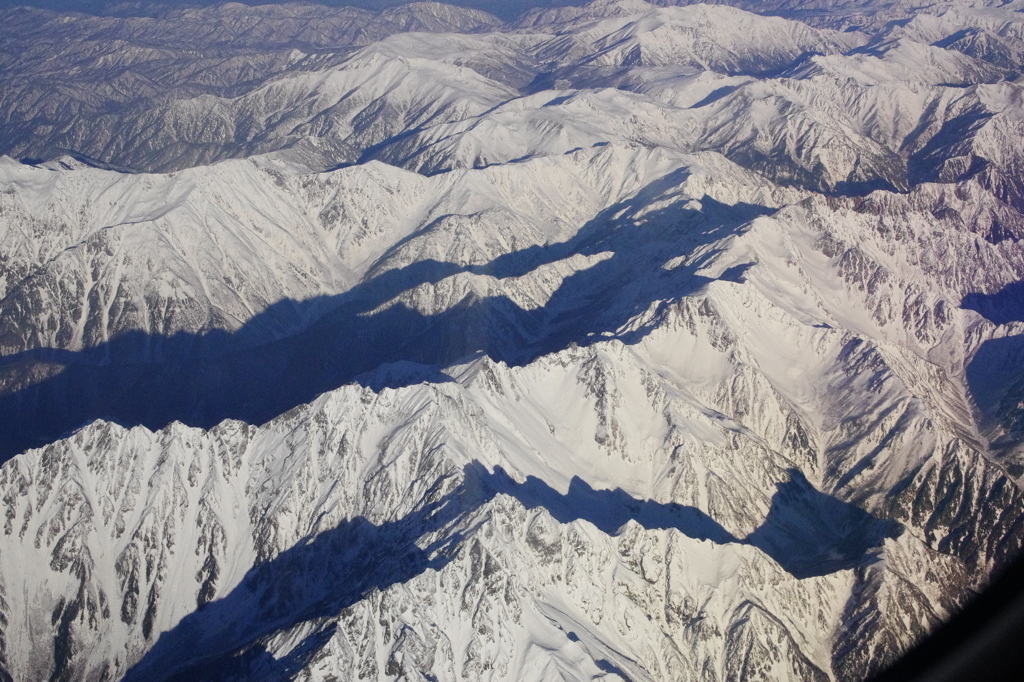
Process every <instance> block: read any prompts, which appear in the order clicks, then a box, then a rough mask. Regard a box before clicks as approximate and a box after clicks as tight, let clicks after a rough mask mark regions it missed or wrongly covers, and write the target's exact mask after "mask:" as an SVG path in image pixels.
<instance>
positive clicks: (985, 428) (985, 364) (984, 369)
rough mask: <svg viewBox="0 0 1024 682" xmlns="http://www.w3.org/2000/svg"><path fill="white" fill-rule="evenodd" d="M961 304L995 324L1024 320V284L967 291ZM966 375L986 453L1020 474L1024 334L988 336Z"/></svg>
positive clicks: (1022, 466) (1022, 470)
mask: <svg viewBox="0 0 1024 682" xmlns="http://www.w3.org/2000/svg"><path fill="white" fill-rule="evenodd" d="M961 307H962V308H964V309H966V310H973V311H975V312H977V313H978V314H980V315H981V316H982V317H984V318H985V319H987V320H989V321H990V322H992V323H993V324H997V325H1002V324H1007V323H1010V322H1024V282H1012V283H1010V284H1008V285H1006V286H1005V287H1003V288H1002V289H1001V290H1000V291H997V292H996V293H994V294H981V293H973V294H968V295H967V296H964V299H963V301H962V302H961ZM964 373H965V376H966V378H967V386H968V388H969V390H970V393H971V397H972V398H973V399H974V406H975V408H976V410H977V413H976V417H977V420H978V425H979V426H980V427H981V431H982V434H983V435H984V436H985V437H986V438H988V439H989V450H990V452H991V453H992V454H993V455H994V456H995V457H997V458H999V459H1000V460H1001V463H1002V465H1003V466H1004V467H1005V468H1006V469H1007V471H1008V472H1009V473H1010V475H1011V476H1013V477H1018V476H1022V475H1024V462H1022V460H1021V458H1020V457H1019V456H1016V455H1014V453H1015V452H1016V451H1017V450H1018V449H1019V445H1020V443H1021V440H1022V438H1024V410H1021V408H1020V406H1021V404H1024V335H1020V334H1017V335H1014V336H1003V337H998V338H994V339H988V340H987V341H985V342H984V343H982V344H981V345H980V346H979V347H978V349H977V350H976V351H975V352H974V356H973V357H972V358H971V360H970V362H969V363H968V364H967V367H966V370H965V372H964ZM1004 455H1011V456H1008V457H1005V458H1004Z"/></svg>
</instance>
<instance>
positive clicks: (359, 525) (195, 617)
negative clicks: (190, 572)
mask: <svg viewBox="0 0 1024 682" xmlns="http://www.w3.org/2000/svg"><path fill="white" fill-rule="evenodd" d="M439 483H440V482H439ZM464 495H465V490H464V489H463V488H461V487H460V488H457V489H456V490H455V491H453V492H451V493H449V494H447V495H444V496H441V497H440V498H439V499H438V500H437V501H436V502H433V503H428V504H425V505H423V506H422V507H421V508H420V509H419V510H418V511H415V512H413V513H411V514H409V515H407V516H405V517H403V518H401V519H399V520H397V521H391V522H386V523H383V524H381V525H379V526H378V525H374V524H373V523H370V522H369V521H367V520H366V519H364V518H361V517H360V518H355V519H352V520H350V521H345V522H343V523H341V524H340V525H338V526H337V527H335V528H332V529H330V530H327V531H325V532H323V533H320V534H319V535H317V536H316V537H313V538H308V539H306V540H303V541H301V542H299V543H298V544H296V545H295V546H294V547H291V548H290V549H287V550H285V551H284V552H281V553H280V554H278V555H277V556H275V557H273V558H272V559H269V560H267V561H265V562H263V563H260V564H257V565H256V566H254V567H253V568H252V569H251V570H250V571H249V572H248V573H247V574H246V576H245V577H244V578H243V579H242V582H241V583H240V584H239V585H238V586H237V587H236V588H235V589H234V590H232V591H231V592H230V593H229V594H228V595H227V596H225V597H224V598H222V599H218V600H215V601H212V602H209V603H207V604H204V605H203V606H201V607H200V608H199V609H198V610H197V611H195V612H193V613H192V614H190V615H188V616H186V617H185V618H183V619H182V620H181V621H180V622H179V623H178V625H176V626H175V627H174V628H173V629H172V630H170V631H167V632H164V633H163V634H161V635H160V637H159V639H158V640H157V642H156V644H155V645H154V646H153V648H152V649H150V650H149V652H147V654H146V655H145V657H143V659H142V660H141V661H139V663H137V664H136V665H135V666H134V667H133V668H132V669H131V670H129V672H128V674H127V675H125V677H124V680H125V682H133V681H135V682H143V681H145V682H151V681H153V680H175V681H177V682H198V681H199V680H209V681H211V682H212V681H214V680H217V681H221V680H232V679H237V680H287V679H292V677H293V676H294V675H295V674H296V673H298V672H299V671H300V670H302V669H303V668H304V667H305V666H306V665H308V664H309V662H310V661H311V660H312V658H313V657H314V656H315V655H316V654H317V653H318V652H319V651H320V650H321V649H322V648H323V647H324V646H326V644H327V642H328V641H330V639H331V637H332V636H333V634H334V630H335V628H336V627H337V625H336V623H335V622H334V621H333V620H332V619H334V618H337V616H338V615H339V613H340V612H341V611H342V610H343V609H345V608H347V607H349V606H352V605H353V604H355V603H357V602H359V601H361V600H362V599H364V598H365V597H366V596H367V595H368V594H369V593H370V592H372V591H373V590H385V589H387V588H388V587H390V586H391V585H395V584H398V583H404V582H407V581H409V580H411V579H412V578H414V577H416V576H417V575H420V574H421V573H423V572H424V571H427V570H438V569H440V568H442V567H443V566H445V565H446V564H447V563H448V562H450V561H451V560H452V558H453V557H454V556H455V553H456V552H457V550H458V546H459V542H460V541H461V537H460V536H459V535H458V534H457V533H448V534H446V533H444V532H442V531H444V529H445V527H446V526H448V525H450V524H451V523H452V522H453V521H455V520H457V519H458V518H459V517H460V516H461V515H462V514H464V513H466V512H467V511H470V510H471V509H473V508H475V506H478V505H479V502H480V501H479V500H477V501H476V502H475V503H472V502H471V503H470V504H469V507H468V508H467V506H466V503H465V502H464V500H463V499H461V498H462V497H463V496H464ZM430 533H439V536H440V539H438V540H436V541H435V542H433V543H431V544H429V545H427V546H426V547H424V548H422V549H421V548H420V547H419V546H418V545H417V544H416V540H417V539H419V538H421V537H423V536H425V535H427V534H430ZM302 624H307V625H308V626H309V627H310V634H308V635H307V636H306V638H305V639H304V640H303V641H302V642H301V643H300V644H299V645H298V646H296V647H295V648H294V649H292V651H291V652H289V653H288V654H287V655H286V656H283V657H282V658H280V659H275V658H274V657H273V656H272V655H270V654H269V653H268V652H267V650H266V643H267V640H268V638H270V637H272V636H273V635H275V634H277V633H280V632H286V631H288V630H291V629H292V628H294V627H296V626H299V625H302Z"/></svg>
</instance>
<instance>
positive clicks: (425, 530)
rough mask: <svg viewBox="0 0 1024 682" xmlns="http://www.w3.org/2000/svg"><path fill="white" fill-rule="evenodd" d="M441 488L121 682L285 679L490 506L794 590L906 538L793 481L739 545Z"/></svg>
mask: <svg viewBox="0 0 1024 682" xmlns="http://www.w3.org/2000/svg"><path fill="white" fill-rule="evenodd" d="M443 484H444V479H440V480H438V481H437V482H435V484H434V486H433V488H432V489H431V491H430V492H428V493H427V494H426V495H425V496H424V498H423V499H422V500H421V501H420V504H419V507H418V509H417V510H416V511H413V512H411V513H409V514H408V515H406V516H404V517H402V518H400V519H398V520H396V521H390V522H386V523H382V524H380V525H375V524H373V523H370V522H369V521H367V520H365V519H362V518H356V519H353V520H350V521H345V522H343V523H341V524H339V525H338V526H337V527H335V528H333V529H330V530H326V531H324V532H321V533H320V534H318V535H316V536H315V537H310V538H307V539H305V540H303V541H301V542H299V543H298V544H297V545H295V546H294V547H292V548H290V549H288V550H286V551H284V552H281V553H280V554H278V555H277V556H274V557H271V558H268V559H267V560H265V561H263V562H262V563H259V564H257V565H256V566H255V567H254V568H252V569H251V570H250V571H249V572H248V574H247V575H246V576H245V577H244V578H243V580H242V581H241V583H240V584H239V585H238V586H237V587H235V588H234V589H233V590H232V591H231V592H230V593H229V594H227V595H226V596H225V597H223V598H221V599H218V600H214V601H210V602H208V603H204V604H201V605H200V606H199V608H198V609H197V610H196V611H195V612H193V613H192V614H190V615H188V616H186V617H185V618H184V619H182V620H181V621H180V622H179V623H178V625H177V626H175V627H174V628H173V629H172V630H170V631H168V632H164V633H162V634H161V635H160V636H159V638H158V639H157V642H156V644H155V645H154V646H153V647H152V649H150V651H149V652H148V653H147V654H146V655H145V657H144V658H143V659H142V660H141V661H140V662H139V663H138V664H136V665H135V667H133V668H132V669H131V670H130V671H129V673H128V674H127V675H126V676H125V678H124V679H125V680H126V682H134V681H141V680H146V681H147V682H157V681H162V680H176V681H185V680H189V681H194V682H199V681H210V682H212V681H214V680H217V681H219V682H223V681H227V680H252V679H260V680H284V679H291V678H292V677H293V676H294V675H295V674H296V673H298V672H299V671H300V670H302V669H303V668H304V667H305V666H306V665H308V664H309V663H310V661H312V659H313V657H314V656H316V654H317V653H318V652H319V651H320V650H321V649H322V648H323V647H324V646H326V644H327V643H328V642H329V641H330V639H331V637H333V635H334V633H335V629H336V627H337V619H338V616H339V615H340V613H341V611H342V610H344V609H345V608H347V607H349V606H352V605H354V604H356V603H357V602H359V601H361V600H362V599H364V598H365V597H366V596H367V595H368V594H369V593H370V592H371V591H373V590H375V589H377V590H386V589H387V588H388V587H390V586H392V585H396V584H401V583H404V582H407V581H409V580H411V579H412V578H414V577H416V576H418V575H420V574H422V573H423V572H425V571H428V570H440V569H442V568H443V567H444V566H446V565H447V564H448V563H449V562H451V561H452V560H453V559H454V558H455V556H456V555H457V554H458V552H459V551H460V548H461V546H462V544H463V542H464V538H463V536H462V535H460V533H459V532H458V530H457V529H458V528H460V527H463V526H465V525H472V521H473V519H471V518H469V515H470V514H472V513H473V512H475V511H477V510H478V509H480V507H481V506H482V505H484V504H486V503H487V502H488V501H490V500H491V499H493V498H494V497H495V496H497V495H507V496H509V497H511V498H514V499H516V500H518V501H519V502H520V503H521V504H522V505H523V506H524V507H526V508H527V509H538V508H543V509H546V510H547V511H548V512H549V513H550V514H551V516H552V517H553V518H554V519H555V520H557V521H558V522H560V523H570V522H573V521H580V520H582V521H587V522H589V523H591V524H593V525H594V526H595V527H596V528H597V529H599V530H600V531H602V532H604V533H606V534H609V535H614V534H617V533H618V532H619V531H620V530H621V528H622V527H623V526H624V525H625V524H626V523H627V522H629V521H635V522H636V523H638V524H639V525H641V526H642V527H644V528H647V529H674V530H676V531H678V532H680V533H682V534H683V535H685V536H687V537H690V538H694V539H697V540H710V541H712V542H715V543H719V544H725V543H741V544H746V545H753V546H755V547H758V548H759V549H761V550H762V551H764V552H765V553H766V554H768V555H769V556H770V557H772V558H773V559H774V560H775V561H776V562H778V564H779V565H780V566H781V567H782V568H783V569H784V570H786V571H788V572H789V573H790V574H792V575H793V576H794V577H796V578H807V577H811V576H819V575H825V574H828V573H832V572H835V571H840V570H845V569H851V568H856V567H859V566H864V565H867V564H870V563H872V562H874V561H877V560H878V551H879V549H880V547H881V545H882V543H883V542H884V540H885V538H887V537H896V536H898V535H899V533H900V532H901V530H902V528H901V526H900V525H899V524H897V523H895V522H891V521H885V520H881V519H878V518H876V517H874V516H872V515H871V514H868V513H867V512H865V511H863V510H861V509H859V508H857V507H856V506H855V505H852V504H849V503H846V502H843V501H840V500H838V499H836V498H834V497H831V496H829V495H826V494H824V493H822V492H820V491H818V490H816V489H815V488H814V487H813V486H812V485H811V484H810V483H809V482H808V481H807V479H806V478H805V477H804V476H803V474H801V473H800V472H799V471H797V470H795V469H792V470H790V471H789V480H787V481H785V482H782V483H779V484H778V487H777V490H776V492H775V494H774V496H773V498H772V504H771V509H770V511H769V513H768V515H767V517H766V518H765V520H764V523H763V524H762V525H761V526H760V527H759V528H758V529H757V530H755V531H754V532H753V533H751V534H750V535H749V536H747V537H746V538H744V539H739V538H737V537H735V536H734V535H733V534H732V533H730V532H729V531H727V530H726V529H725V528H723V527H722V526H721V524H719V523H718V522H716V521H715V520H714V519H712V518H711V517H710V516H708V514H706V513H704V512H703V511H701V510H699V509H696V508H694V507H688V506H685V505H680V504H675V503H668V504H662V503H659V502H654V501H652V500H640V499H637V498H634V497H632V496H631V495H629V494H628V493H626V492H624V491H623V490H621V489H616V490H596V489H594V488H592V487H591V486H589V485H588V484H587V483H585V482H584V481H582V480H581V479H579V478H574V479H573V480H572V481H571V482H570V484H569V488H568V490H567V492H566V493H564V494H563V493H560V492H558V491H557V490H555V489H554V488H552V487H551V486H549V485H548V484H546V483H545V482H544V481H542V480H540V479H538V478H535V477H527V478H526V479H525V481H523V482H522V483H519V482H517V481H516V480H514V479H513V478H512V477H511V476H509V475H508V474H507V473H506V472H505V471H504V470H503V469H501V468H500V467H498V468H495V469H494V470H493V471H489V470H488V469H487V468H486V467H484V466H483V465H482V464H480V463H479V462H472V463H470V464H468V465H467V466H466V467H465V468H464V470H463V477H462V482H461V483H460V484H459V485H458V486H456V487H455V488H454V489H453V490H451V491H450V492H448V493H446V494H442V493H441V491H442V490H443ZM466 522H469V523H468V524H467V523H466ZM211 594H212V592H211ZM200 599H202V597H201V598H200ZM302 625H304V626H305V628H306V630H305V631H306V632H308V634H307V635H306V636H305V638H304V639H303V640H302V641H301V642H300V643H299V644H298V645H297V646H295V647H294V648H292V649H291V650H290V651H289V653H287V654H286V655H284V656H282V657H281V658H279V659H278V658H275V657H274V656H273V655H272V654H270V653H269V652H268V651H267V648H266V645H267V644H268V642H269V639H270V638H272V637H273V636H274V635H276V634H280V633H284V632H288V631H291V630H292V629H294V628H296V627H298V626H302ZM147 636H148V634H147ZM608 665H611V664H610V663H609V664H608Z"/></svg>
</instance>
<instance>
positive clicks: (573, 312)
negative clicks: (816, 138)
mask: <svg viewBox="0 0 1024 682" xmlns="http://www.w3.org/2000/svg"><path fill="white" fill-rule="evenodd" d="M686 177H687V172H686V171H685V170H681V171H678V172H674V173H671V174H669V175H667V176H665V177H663V178H661V179H659V180H657V181H655V182H653V183H651V184H650V185H648V186H647V187H645V188H643V189H642V190H641V191H640V192H639V193H638V194H637V195H636V196H635V197H633V198H631V199H630V200H628V201H624V202H622V203H619V204H616V205H614V206H612V207H610V208H609V209H607V210H605V211H604V212H602V213H601V214H600V215H598V216H596V217H595V218H594V219H593V220H592V221H590V222H589V223H587V224H586V225H584V226H583V227H582V228H581V229H580V230H579V232H578V233H577V234H576V236H575V237H573V238H572V239H570V240H568V241H566V242H561V243H556V244H550V245H546V246H533V247H530V248H526V249H523V250H520V251H516V252H513V253H509V254H506V255H502V256H499V257H497V258H495V259H494V260H492V261H491V262H489V263H485V264H480V265H457V264H454V263H445V262H438V261H432V260H426V261H419V262H415V263H412V264H410V265H408V266H405V267H400V268H395V269H391V270H386V271H371V272H370V273H369V274H368V275H367V276H366V278H365V279H364V281H363V282H362V283H360V284H359V285H357V286H355V287H353V288H352V289H351V290H350V291H348V292H346V293H344V294H341V295H338V296H333V297H321V298H317V299H312V300H308V301H303V302H296V301H291V300H286V301H281V302H279V303H276V304H274V305H272V306H270V307H269V308H267V309H266V310H265V311H263V312H262V313H260V314H258V315H256V316H255V317H253V318H252V319H251V320H249V321H248V322H247V323H246V324H245V325H244V326H243V327H242V328H241V329H239V330H237V331H236V332H231V333H229V332H223V331H212V332H208V333H200V334H175V335H172V336H162V335H158V334H147V333H143V332H127V333H124V334H122V335H120V336H118V337H116V338H114V339H112V340H111V341H109V342H107V343H103V344H101V345H99V346H96V347H92V348H87V349H85V350H82V351H80V352H73V351H67V350H62V349H48V348H40V349H33V350H29V351H25V352H21V353H17V354H13V355H7V356H3V357H0V387H2V388H0V391H2V394H0V462H2V461H5V460H6V459H9V458H10V457H11V456H13V455H15V454H17V453H18V452H22V451H24V450H25V449H27V448H29V447H39V446H42V445H45V444H47V443H50V442H53V441H54V440H56V439H58V438H62V437H65V436H66V435H68V434H69V433H71V432H72V431H74V430H75V429H77V428H79V427H80V426H82V425H84V424H87V423H90V422H92V421H94V420H96V419H106V420H108V421H113V422H116V423H119V424H121V425H123V426H126V427H130V426H135V425H140V424H141V425H144V426H146V427H148V428H150V429H153V430H158V429H160V428H163V427H164V426H166V425H167V424H169V423H171V422H173V421H180V422H183V423H185V424H188V425H190V426H197V427H201V428H209V427H212V426H214V425H216V424H217V423H219V422H221V421H223V420H224V419H229V418H231V419H239V420H242V421H245V422H247V423H250V424H262V423H264V422H266V421H269V420H270V419H273V418H274V417H276V416H278V415H280V414H282V413H284V412H286V411H288V410H290V409H291V408H294V407H296V406H298V405H301V404H304V403H307V402H309V401H311V400H312V399H314V398H315V397H316V396H317V395H318V394H320V393H323V392H325V391H329V390H332V389H335V388H338V387H339V386H342V385H344V384H347V383H352V382H359V383H362V384H364V385H368V386H371V387H373V388H374V389H380V388H383V387H385V386H390V387H396V386H402V385H409V384H413V383H421V382H424V381H432V382H437V381H449V380H450V378H449V377H447V376H446V375H444V374H443V373H442V372H441V370H440V368H442V367H445V366H447V365H449V364H451V363H453V362H455V361H457V360H460V359H462V358H465V357H467V356H470V355H473V354H476V353H485V354H487V355H488V356H490V357H491V358H493V359H495V360H501V361H504V362H506V363H508V364H511V365H522V364H525V363H528V362H530V361H532V360H533V359H535V358H537V357H538V356H540V355H544V354H547V353H551V352H553V351H557V350H560V349H563V348H565V347H567V346H569V345H570V344H573V343H575V344H578V345H581V346H586V345H588V344H591V343H594V342H595V341H597V340H601V339H607V338H613V337H614V338H618V339H620V340H621V341H623V342H625V343H634V342H636V341H639V340H640V339H642V338H643V337H644V336H645V335H646V334H647V333H649V331H650V330H651V329H652V328H654V327H655V326H656V325H657V324H658V322H659V320H660V316H661V315H663V314H664V312H665V311H666V310H667V308H668V306H669V305H670V304H671V302H673V301H676V300H679V299H680V298H682V297H685V296H690V295H693V294H695V293H698V292H699V291H700V290H701V289H702V288H703V287H704V286H706V285H707V284H708V283H709V282H711V281H712V280H711V279H710V278H708V277H705V276H703V275H698V274H697V272H698V270H699V269H700V268H701V266H702V265H703V264H704V263H705V262H707V259H708V258H711V257H712V256H713V254H712V253H706V252H707V251H708V249H707V248H706V247H707V245H709V244H711V243H714V242H716V241H718V240H720V239H722V238H724V237H727V236H729V235H731V234H736V233H738V232H739V231H741V230H742V229H744V226H745V225H747V224H748V223H749V222H750V221H751V220H752V219H754V218H755V217H757V216H760V215H764V214H766V213H769V212H770V209H766V208H764V207H761V206H753V205H747V204H740V205H735V206H729V205H724V204H720V203H718V202H715V201H714V200H712V199H710V198H704V199H702V200H701V202H700V206H699V208H696V207H691V206H688V205H687V204H686V203H685V202H684V200H683V199H680V198H679V197H677V196H674V194H673V193H674V192H676V191H677V189H678V187H679V185H680V184H681V183H682V182H684V181H685V179H686ZM658 202H660V205H662V206H663V208H659V209H656V210H650V207H651V206H652V205H659V203H658ZM666 204H667V205H666ZM425 231H429V227H428V228H425ZM400 248H401V245H399V246H398V247H396V249H400ZM599 254H600V255H602V257H603V258H604V260H601V261H600V262H597V263H596V264H594V265H593V266H591V267H589V268H586V269H583V270H580V271H577V272H575V273H574V274H572V275H570V276H568V277H566V278H565V279H564V280H563V281H562V283H561V285H560V286H559V287H558V288H557V290H556V291H555V292H554V293H553V294H552V295H551V297H550V299H549V300H548V302H547V304H546V305H544V306H541V307H538V308H536V309H530V310H528V309H524V308H521V307H520V306H518V305H517V304H516V303H515V302H513V301H512V300H510V299H509V298H507V297H505V296H493V297H487V298H481V297H475V296H472V295H469V296H467V297H465V298H464V299H462V300H461V301H459V302H458V303H456V304H455V305H453V306H451V307H449V308H448V309H446V310H444V311H443V312H439V313H437V314H423V313H420V312H418V311H416V310H413V309H411V308H408V307H406V306H405V305H403V304H402V303H401V302H396V303H393V304H391V305H385V304H388V303H389V302H393V301H394V300H395V299H396V297H398V296H400V295H401V294H402V293H404V292H408V291H410V290H412V289H415V288H416V287H418V286H421V285H424V284H434V283H437V282H440V281H441V280H442V279H444V278H446V277H450V276H452V275H456V274H459V273H473V274H478V275H490V276H493V277H496V278H499V279H503V278H508V277H518V276H521V275H525V274H528V273H531V272H533V271H535V270H536V269H537V268H539V267H542V266H544V265H546V264H550V263H555V262H558V261H561V260H563V259H566V258H569V257H571V256H597V255H599ZM693 254H703V255H702V256H701V257H699V258H697V257H693ZM673 259H676V260H677V262H678V261H680V260H681V261H683V264H682V265H676V266H674V267H671V266H672V264H671V263H670V261H672V260H673ZM691 261H692V262H691ZM744 269H745V266H740V267H739V268H733V269H732V270H730V271H729V272H728V273H726V275H725V276H724V277H723V279H727V280H729V281H734V282H735V281H742V278H743V270H744ZM382 306H383V307H382ZM648 310H654V314H653V317H652V318H651V319H650V320H649V321H648V322H647V323H645V324H643V325H640V326H637V327H627V323H628V322H630V321H631V320H633V319H635V318H636V317H637V316H638V315H640V314H641V313H644V312H645V311H648ZM308 320H312V322H309V321H308ZM25 328H31V324H30V323H28V322H26V321H25V320H16V319H13V318H9V319H0V345H4V344H5V343H6V344H7V345H8V346H16V345H19V344H20V343H22V341H21V340H20V339H21V334H23V333H24V329H25Z"/></svg>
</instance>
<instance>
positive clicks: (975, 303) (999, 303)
mask: <svg viewBox="0 0 1024 682" xmlns="http://www.w3.org/2000/svg"><path fill="white" fill-rule="evenodd" d="M960 307H961V308H963V309H965V310H973V311H975V312H976V313H978V314H979V315H981V316H982V317H984V318H985V319H986V320H988V321H989V322H992V323H993V324H1006V323H1007V322H1024V282H1011V283H1010V284H1007V285H1006V286H1005V287H1003V288H1002V289H1000V290H999V291H997V292H996V293H994V294H981V293H973V294H967V295H966V296H964V299H963V301H962V302H961V303H960Z"/></svg>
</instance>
